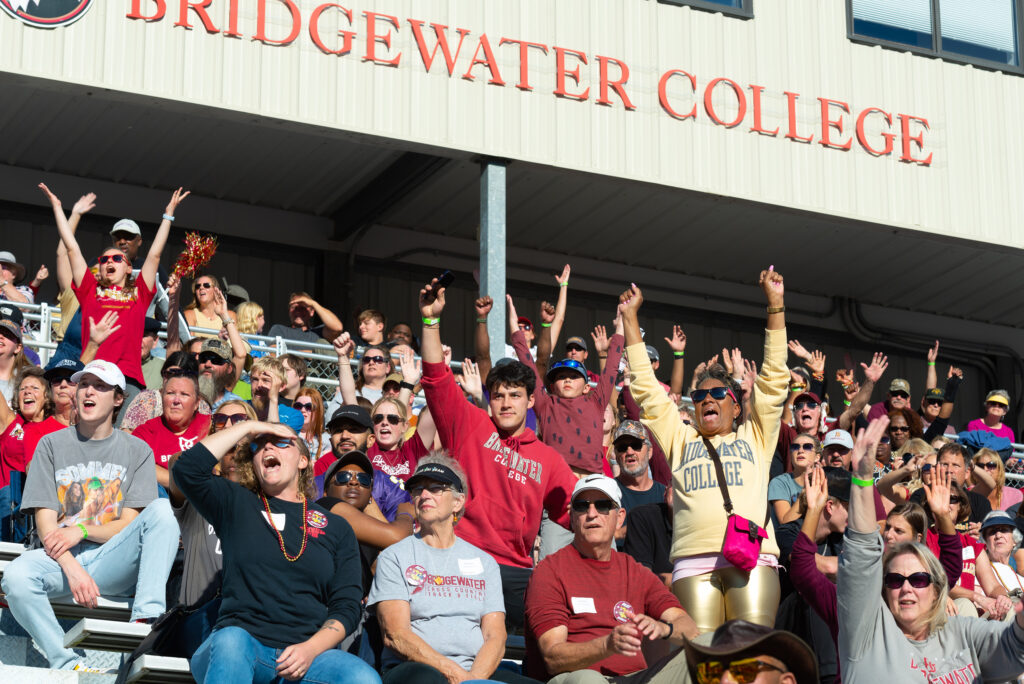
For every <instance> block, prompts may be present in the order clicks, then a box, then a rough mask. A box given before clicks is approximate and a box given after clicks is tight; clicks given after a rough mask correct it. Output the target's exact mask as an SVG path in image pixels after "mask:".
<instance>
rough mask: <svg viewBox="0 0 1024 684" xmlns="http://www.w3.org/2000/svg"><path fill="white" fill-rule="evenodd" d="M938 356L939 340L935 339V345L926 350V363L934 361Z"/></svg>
mask: <svg viewBox="0 0 1024 684" xmlns="http://www.w3.org/2000/svg"><path fill="white" fill-rule="evenodd" d="M937 358H939V341H938V340H935V346H934V347H932V348H931V349H929V350H928V363H935V359H937Z"/></svg>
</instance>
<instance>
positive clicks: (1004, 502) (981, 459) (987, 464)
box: [967, 448, 1024, 511]
mask: <svg viewBox="0 0 1024 684" xmlns="http://www.w3.org/2000/svg"><path fill="white" fill-rule="evenodd" d="M967 483H968V485H969V489H971V491H974V492H977V493H979V494H985V492H986V491H987V492H988V502H989V503H990V504H992V510H993V511H1005V510H1007V509H1008V508H1010V507H1011V506H1013V505H1015V504H1019V503H1020V502H1021V500H1024V493H1022V492H1021V491H1020V490H1019V489H1017V488H1016V487H1008V486H1007V485H1006V468H1005V466H1004V465H1003V459H1002V458H1001V457H1000V456H999V453H998V452H996V451H993V450H992V449H988V448H981V449H978V450H977V451H976V452H974V459H973V461H972V466H971V473H970V475H969V476H968V477H967Z"/></svg>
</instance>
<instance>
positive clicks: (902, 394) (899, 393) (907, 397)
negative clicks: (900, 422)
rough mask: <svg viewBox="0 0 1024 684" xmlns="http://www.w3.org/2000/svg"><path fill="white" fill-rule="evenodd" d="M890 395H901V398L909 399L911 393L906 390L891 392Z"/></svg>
mask: <svg viewBox="0 0 1024 684" xmlns="http://www.w3.org/2000/svg"><path fill="white" fill-rule="evenodd" d="M889 396H890V397H900V398H901V399H909V398H910V395H909V394H907V393H906V392H889Z"/></svg>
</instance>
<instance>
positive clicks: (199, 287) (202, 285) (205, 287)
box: [195, 282, 213, 290]
mask: <svg viewBox="0 0 1024 684" xmlns="http://www.w3.org/2000/svg"><path fill="white" fill-rule="evenodd" d="M211 287H213V283H206V282H204V283H196V284H195V289H196V290H209V289H210V288H211Z"/></svg>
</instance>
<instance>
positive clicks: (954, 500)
mask: <svg viewBox="0 0 1024 684" xmlns="http://www.w3.org/2000/svg"><path fill="white" fill-rule="evenodd" d="M960 502H961V499H960V497H959V496H951V497H949V505H950V506H952V505H954V504H959V503H960Z"/></svg>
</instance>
